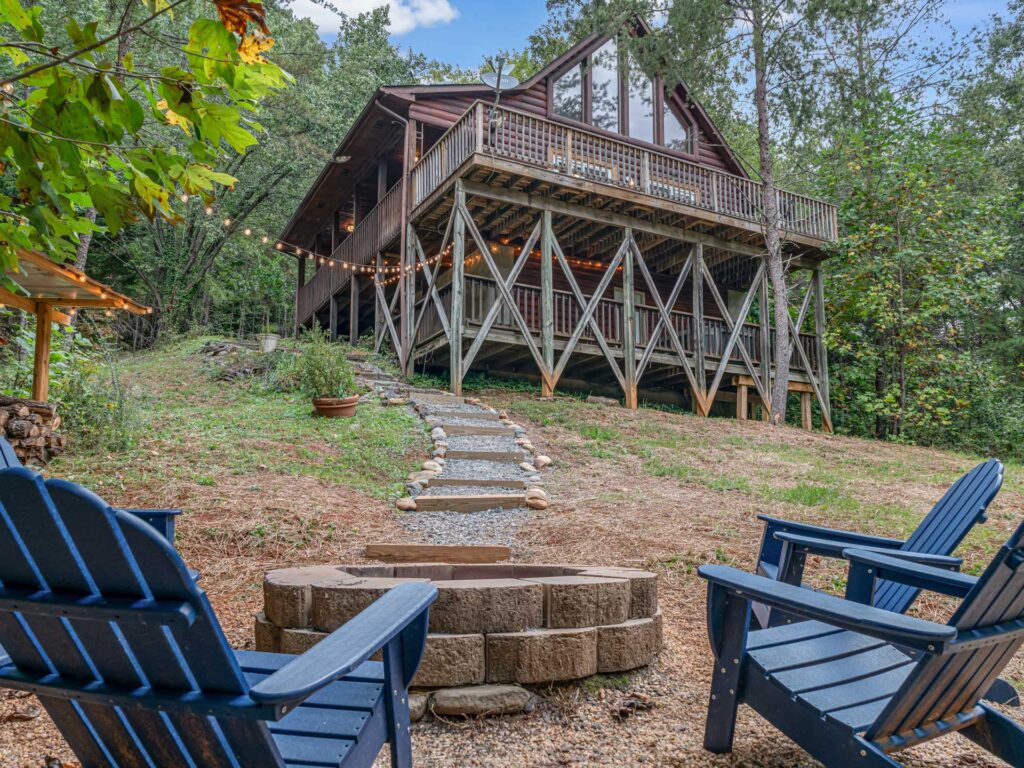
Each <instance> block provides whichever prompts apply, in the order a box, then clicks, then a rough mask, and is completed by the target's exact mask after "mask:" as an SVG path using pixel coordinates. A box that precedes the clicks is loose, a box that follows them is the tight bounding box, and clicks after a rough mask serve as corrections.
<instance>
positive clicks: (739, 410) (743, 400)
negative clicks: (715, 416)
mask: <svg viewBox="0 0 1024 768" xmlns="http://www.w3.org/2000/svg"><path fill="white" fill-rule="evenodd" d="M747 391H748V387H747V386H746V385H744V384H740V385H739V386H737V387H736V418H737V419H739V420H740V421H746V420H747V409H748V406H747Z"/></svg>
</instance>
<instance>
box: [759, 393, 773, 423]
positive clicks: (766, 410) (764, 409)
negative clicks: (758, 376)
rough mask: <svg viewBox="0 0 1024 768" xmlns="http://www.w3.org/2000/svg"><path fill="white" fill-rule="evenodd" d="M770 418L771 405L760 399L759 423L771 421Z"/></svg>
mask: <svg viewBox="0 0 1024 768" xmlns="http://www.w3.org/2000/svg"><path fill="white" fill-rule="evenodd" d="M771 418H772V404H771V403H770V402H769V401H768V400H765V399H764V398H763V397H762V398H761V421H771Z"/></svg>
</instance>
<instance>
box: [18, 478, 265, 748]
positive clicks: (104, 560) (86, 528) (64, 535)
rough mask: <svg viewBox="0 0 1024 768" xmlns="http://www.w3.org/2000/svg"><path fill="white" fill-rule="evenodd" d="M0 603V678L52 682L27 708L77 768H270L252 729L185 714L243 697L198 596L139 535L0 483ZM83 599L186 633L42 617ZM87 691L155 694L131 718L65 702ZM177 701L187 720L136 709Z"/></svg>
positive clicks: (141, 529) (92, 507)
mask: <svg viewBox="0 0 1024 768" xmlns="http://www.w3.org/2000/svg"><path fill="white" fill-rule="evenodd" d="M0 594H2V595H3V596H4V597H5V602H4V603H2V604H0V645H2V646H3V648H4V649H5V650H6V652H7V653H8V654H9V656H10V658H11V662H12V664H13V667H14V668H15V669H14V670H13V671H12V670H11V668H10V667H7V668H4V669H2V670H0V675H3V676H9V675H10V674H11V673H12V672H13V674H14V675H15V676H16V675H19V674H20V675H25V676H32V677H35V676H39V675H46V674H50V675H56V676H57V677H55V678H52V679H51V681H50V684H49V686H48V688H47V690H48V691H52V692H53V695H40V700H41V702H42V704H43V706H44V707H45V708H46V710H47V712H48V713H49V714H50V716H51V717H52V718H53V720H54V722H55V723H56V724H57V726H58V727H59V728H60V730H61V732H62V734H63V735H64V737H65V739H66V740H67V741H68V743H69V745H70V746H71V747H72V749H73V750H74V751H75V753H76V754H77V755H78V757H79V759H80V760H81V761H82V763H83V764H84V765H88V766H165V765H167V766H170V765H175V766H178V765H180V766H212V767H213V768H221V767H223V768H229V767H230V768H237V767H238V766H275V767H276V766H280V765H281V758H280V755H279V753H278V751H277V748H276V747H275V746H274V743H273V740H272V737H271V736H270V732H269V730H268V728H267V726H266V723H264V722H262V721H259V720H255V719H244V718H235V717H227V716H220V717H212V716H207V715H202V714H198V712H200V711H202V710H201V706H202V700H203V696H204V695H219V694H227V695H230V696H238V697H243V698H244V695H245V694H246V693H247V691H248V687H247V685H246V683H245V680H244V678H243V676H242V673H241V670H240V669H239V667H238V663H237V661H236V660H235V657H234V655H233V654H232V652H231V650H230V648H229V647H228V645H227V642H226V640H225V638H224V635H223V632H222V631H221V629H220V625H219V624H218V622H217V619H216V617H215V616H214V614H213V610H212V609H211V607H210V605H209V603H208V601H207V599H206V595H205V594H204V593H203V592H202V591H201V590H199V589H198V588H197V587H196V586H195V584H194V582H193V581H192V579H191V578H190V577H189V574H188V571H187V570H186V568H185V566H184V564H183V563H182V561H181V558H180V557H179V556H178V554H177V552H175V551H174V549H173V548H172V547H170V546H169V545H168V544H167V543H166V542H165V541H164V540H162V539H161V537H160V536H159V535H158V534H157V533H156V532H155V531H153V529H152V528H150V527H149V526H148V525H146V524H145V523H143V522H140V521H139V520H136V519H134V518H133V517H132V516H130V515H128V514H125V513H122V512H116V511H114V510H112V509H111V508H110V507H109V506H108V505H107V504H106V503H105V502H103V501H102V500H101V499H100V498H99V497H97V496H95V495H94V494H92V493H90V492H89V491H87V490H85V489H83V488H80V487H78V486H76V485H73V484H71V483H67V482H64V481H61V480H49V481H46V482H44V481H43V480H42V478H41V477H40V476H38V475H35V474H34V473H32V472H30V471H28V470H25V469H20V468H16V469H3V470H0ZM19 595H20V596H21V598H22V599H20V600H19V601H18V602H17V603H10V602H8V601H7V599H9V598H10V597H11V596H19ZM89 596H92V597H93V598H97V599H102V600H109V601H112V602H111V604H112V603H115V602H116V603H117V604H118V605H129V601H139V600H149V601H159V602H158V603H157V605H159V606H167V605H172V606H173V605H179V606H182V610H183V611H185V612H186V613H188V614H189V615H190V616H194V620H193V621H192V622H191V623H190V624H189V623H188V622H187V621H165V620H161V619H154V618H153V616H152V615H148V616H144V615H142V614H143V612H142V609H141V608H138V609H136V608H134V607H129V608H128V609H127V610H121V611H119V612H117V613H107V614H103V615H102V616H101V617H100V618H99V619H97V618H96V617H94V616H89V615H86V614H85V612H84V611H82V610H75V611H73V612H72V613H71V615H70V617H64V616H61V615H54V611H53V610H52V606H48V605H47V602H48V601H53V600H59V601H62V602H63V603H64V604H66V603H67V602H68V601H76V600H80V599H81V598H86V597H89ZM186 609H187V610H186ZM97 683H100V684H103V685H106V686H110V687H111V688H116V689H118V690H126V689H137V688H140V687H146V688H152V689H156V690H155V691H148V690H144V691H143V692H141V693H140V694H139V705H138V706H136V705H130V706H115V705H113V704H112V703H105V702H98V701H85V700H77V701H76V700H74V699H73V697H71V698H69V696H70V695H71V694H70V693H69V692H73V691H75V690H77V689H78V688H79V687H80V686H82V685H86V684H97ZM189 692H191V694H192V695H193V696H194V698H195V701H196V709H195V712H196V714H193V713H192V712H191V711H188V710H171V711H160V710H159V709H158V708H157V705H156V703H155V702H154V701H152V698H150V697H149V696H148V694H156V693H164V694H166V693H170V694H173V695H181V694H186V693H189ZM219 700H221V701H223V700H224V699H223V698H219Z"/></svg>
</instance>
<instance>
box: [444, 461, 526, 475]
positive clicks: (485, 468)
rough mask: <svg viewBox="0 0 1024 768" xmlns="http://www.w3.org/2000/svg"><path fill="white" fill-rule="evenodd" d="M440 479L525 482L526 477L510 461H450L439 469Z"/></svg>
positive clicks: (524, 473)
mask: <svg viewBox="0 0 1024 768" xmlns="http://www.w3.org/2000/svg"><path fill="white" fill-rule="evenodd" d="M439 476H440V477H451V478H458V479H469V480H506V479H507V480H525V479H526V478H527V477H528V475H527V474H526V472H524V471H523V470H521V469H520V468H519V465H518V464H513V463H512V462H510V461H477V460H476V459H451V460H449V461H448V462H447V463H446V464H445V465H444V467H442V469H441V474H440V475H439Z"/></svg>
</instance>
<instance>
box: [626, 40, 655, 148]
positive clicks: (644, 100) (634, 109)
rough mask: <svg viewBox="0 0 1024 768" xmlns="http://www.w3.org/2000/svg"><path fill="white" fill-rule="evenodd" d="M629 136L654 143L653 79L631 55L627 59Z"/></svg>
mask: <svg viewBox="0 0 1024 768" xmlns="http://www.w3.org/2000/svg"><path fill="white" fill-rule="evenodd" d="M626 92H627V94H628V99H629V102H628V107H627V112H628V114H629V131H628V133H629V136H630V138H634V139H639V140H640V141H646V142H648V143H649V144H654V143H655V141H656V136H655V120H654V114H655V112H654V106H655V104H654V94H655V90H654V81H653V80H651V78H650V77H648V76H647V73H646V72H644V71H643V70H642V69H641V68H640V67H639V66H638V65H637V63H636V62H635V61H633V57H632V56H631V57H630V59H629V87H628V88H627V91H626Z"/></svg>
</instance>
